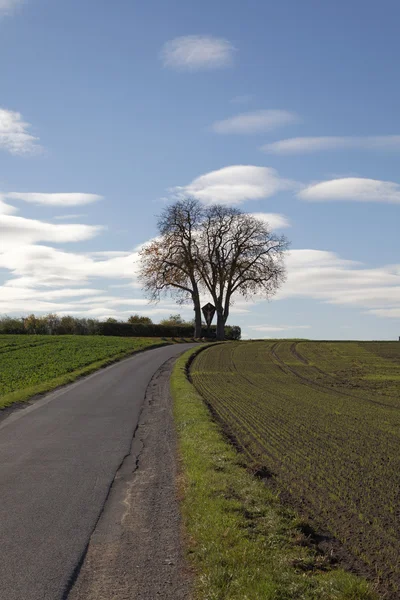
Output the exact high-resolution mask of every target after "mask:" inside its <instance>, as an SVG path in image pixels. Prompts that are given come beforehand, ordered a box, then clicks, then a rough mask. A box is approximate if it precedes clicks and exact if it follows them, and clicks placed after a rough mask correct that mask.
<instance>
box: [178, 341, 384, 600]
mask: <svg viewBox="0 0 400 600" xmlns="http://www.w3.org/2000/svg"><path fill="white" fill-rule="evenodd" d="M206 348H207V347H204V346H203V347H202V348H200V349H199V348H195V349H193V350H190V351H189V352H186V353H185V354H184V355H182V357H180V358H179V359H178V360H177V361H176V363H175V367H174V370H173V373H172V376H171V393H172V397H173V410H174V418H175V423H176V428H177V437H178V453H179V459H180V468H181V473H180V477H179V497H180V500H181V509H182V515H183V525H184V536H185V544H186V549H187V554H188V558H189V560H190V563H191V565H192V567H193V568H194V572H195V594H196V599H198V600H206V599H211V598H213V599H217V598H229V600H239V599H240V600H242V599H243V598H246V599H247V600H259V598H263V599H265V600H268V599H270V600H279V599H281V598H282V599H283V598H284V599H285V600H289V599H293V600H294V599H296V600H300V599H302V600H317V599H321V600H375V599H376V597H377V596H376V595H375V593H374V592H373V591H372V588H371V586H370V585H369V584H368V583H367V582H366V581H365V580H364V579H362V578H359V577H357V576H356V575H353V574H350V573H347V572H345V571H343V570H341V569H338V568H335V567H334V566H332V565H330V564H329V561H328V560H327V558H326V557H324V556H321V554H319V553H318V552H317V551H316V550H315V548H314V547H312V545H310V544H309V540H308V538H307V535H306V534H305V533H304V530H305V527H304V524H303V523H301V521H300V520H299V519H298V517H297V516H296V515H295V514H294V513H293V512H290V511H288V510H287V509H285V508H283V506H282V505H281V504H280V502H279V500H278V497H277V496H276V495H275V494H274V493H273V492H272V491H271V490H269V489H268V488H267V487H266V486H265V485H264V484H263V483H262V482H261V481H260V480H259V479H257V478H256V477H255V476H254V475H252V474H251V473H249V472H248V471H247V470H246V468H245V464H244V461H243V459H242V457H241V456H240V454H239V453H238V452H237V451H236V450H235V448H234V447H233V446H232V445H231V444H230V443H229V442H228V441H227V440H226V439H225V437H224V434H223V432H222V430H221V429H220V426H219V424H218V423H216V422H215V421H214V420H213V418H212V415H211V414H210V412H209V409H208V408H207V406H206V404H205V402H204V400H203V398H202V397H201V396H200V394H199V393H198V392H197V391H196V389H195V388H194V386H193V385H192V384H191V383H190V381H189V380H188V378H187V365H188V363H189V362H191V360H193V356H194V355H195V354H198V353H199V352H201V351H202V350H205V349H206Z"/></svg>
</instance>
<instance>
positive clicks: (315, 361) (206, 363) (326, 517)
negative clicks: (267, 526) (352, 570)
mask: <svg viewBox="0 0 400 600" xmlns="http://www.w3.org/2000/svg"><path fill="white" fill-rule="evenodd" d="M191 374H192V378H193V382H194V384H195V386H196V387H197V389H198V390H199V392H200V393H201V394H202V396H203V397H204V398H205V399H206V401H207V402H208V403H209V405H210V406H211V407H212V409H213V411H214V412H215V413H216V414H217V415H218V417H219V418H220V419H221V420H222V422H223V423H224V424H225V425H226V429H227V431H228V432H229V433H230V434H231V435H232V436H233V437H234V438H235V440H236V442H237V443H238V444H240V446H241V447H242V448H243V449H244V450H245V453H246V456H247V460H248V462H249V463H253V464H254V465H256V464H258V466H259V467H262V468H263V469H262V472H264V473H265V474H269V475H270V481H271V484H272V485H273V486H275V487H276V488H277V489H278V490H280V491H281V493H282V498H283V499H286V501H287V502H290V503H291V504H292V505H293V506H294V507H295V508H297V509H298V511H299V512H300V513H301V514H302V515H304V516H306V517H307V518H309V519H311V522H312V523H313V524H314V525H315V526H316V527H317V528H319V529H320V530H324V531H328V532H329V533H330V534H332V536H334V537H335V538H336V539H337V540H338V541H339V542H340V547H339V548H341V549H342V550H344V552H343V554H342V556H341V560H342V561H343V562H344V563H346V564H347V566H349V567H356V568H358V570H361V571H362V572H365V573H366V574H367V575H368V576H369V577H370V578H372V579H374V581H375V582H377V584H378V585H379V589H380V590H381V591H383V592H388V595H387V596H385V597H387V598H393V599H394V598H398V597H399V593H400V560H399V559H400V521H399V516H400V495H399V490H400V343H398V342H393V343H392V342H310V341H300V342H293V341H265V342H263V341H260V342H240V343H234V342H232V343H229V344H224V345H218V346H214V347H212V348H209V349H207V350H206V351H204V352H203V353H201V354H200V355H199V356H198V357H197V358H196V359H195V361H194V363H193V365H192V369H191Z"/></svg>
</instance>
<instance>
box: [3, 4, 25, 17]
mask: <svg viewBox="0 0 400 600" xmlns="http://www.w3.org/2000/svg"><path fill="white" fill-rule="evenodd" d="M22 1H23V0H0V17H2V16H5V15H9V14H10V13H11V12H12V11H13V10H14V9H15V8H16V7H17V6H19V5H20V4H22Z"/></svg>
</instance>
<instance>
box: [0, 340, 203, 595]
mask: <svg viewBox="0 0 400 600" xmlns="http://www.w3.org/2000/svg"><path fill="white" fill-rule="evenodd" d="M191 346H193V344H179V345H174V346H166V347H163V348H157V349H155V350H150V351H148V352H144V353H143V354H137V355H136V356H133V357H131V358H129V359H126V360H124V361H122V362H120V363H117V364H115V365H113V366H111V367H107V368H106V369H104V370H102V371H98V372H97V373H95V374H93V375H90V376H89V377H87V378H86V379H83V380H81V381H79V382H76V383H74V384H72V385H70V386H68V387H66V388H64V389H62V390H59V391H57V392H53V393H52V394H49V395H47V396H46V397H44V398H43V399H41V400H39V401H38V402H36V403H35V404H33V405H32V406H30V407H27V408H26V409H23V410H18V411H16V412H15V413H13V414H12V415H11V416H10V417H8V418H7V419H6V420H4V421H3V422H2V423H0V598H1V600H59V599H65V598H66V597H67V591H68V589H69V585H70V582H71V581H72V580H73V578H74V575H75V573H76V570H77V569H78V568H79V565H80V561H81V559H82V556H83V554H84V552H85V549H86V547H87V544H88V542H89V539H90V536H91V533H92V532H93V530H94V528H95V526H96V523H97V521H98V519H99V516H100V515H101V512H102V509H103V507H104V504H105V501H106V498H107V494H108V491H109V489H110V486H111V485H112V482H113V479H114V476H115V473H116V472H117V470H118V468H119V466H120V465H121V463H122V461H123V459H124V457H125V456H126V455H127V454H129V452H130V449H131V444H132V439H133V436H134V432H135V429H136V426H137V423H138V419H139V415H140V411H141V408H142V405H143V400H144V397H145V393H146V388H147V386H148V384H149V382H150V380H151V378H152V376H153V375H154V373H155V372H156V371H157V370H158V369H159V367H160V366H161V365H162V364H163V363H164V362H165V361H167V360H169V359H170V358H172V357H174V356H177V355H179V354H181V353H182V352H183V351H184V350H186V349H187V348H189V347H191Z"/></svg>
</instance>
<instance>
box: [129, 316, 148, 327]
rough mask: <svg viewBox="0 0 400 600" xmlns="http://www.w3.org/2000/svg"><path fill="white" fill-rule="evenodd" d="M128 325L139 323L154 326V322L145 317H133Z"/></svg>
mask: <svg viewBox="0 0 400 600" xmlns="http://www.w3.org/2000/svg"><path fill="white" fill-rule="evenodd" d="M128 323H130V324H131V325H137V324H138V323H139V324H140V325H152V324H153V321H152V320H151V319H150V317H144V316H142V315H138V314H136V315H131V316H130V317H129V319H128Z"/></svg>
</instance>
